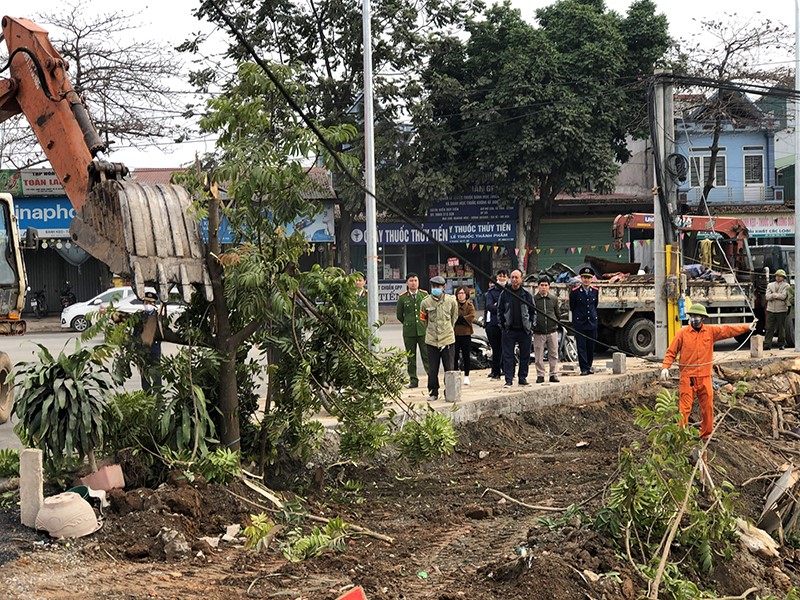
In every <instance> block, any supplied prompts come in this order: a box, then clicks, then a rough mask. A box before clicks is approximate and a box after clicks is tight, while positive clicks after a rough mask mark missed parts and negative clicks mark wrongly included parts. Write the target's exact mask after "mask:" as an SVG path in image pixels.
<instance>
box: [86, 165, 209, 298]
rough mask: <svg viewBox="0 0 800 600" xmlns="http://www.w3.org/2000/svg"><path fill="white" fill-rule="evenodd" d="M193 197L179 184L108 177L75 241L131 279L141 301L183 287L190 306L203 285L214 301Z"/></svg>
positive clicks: (91, 199) (89, 201)
mask: <svg viewBox="0 0 800 600" xmlns="http://www.w3.org/2000/svg"><path fill="white" fill-rule="evenodd" d="M190 211H191V197H190V196H189V193H188V192H187V191H186V189H185V188H183V187H181V186H179V185H173V184H168V185H144V184H141V183H138V182H135V181H124V180H113V179H107V180H105V181H101V182H98V183H96V184H95V185H94V186H93V187H92V188H91V191H90V193H89V196H88V199H87V201H86V203H85V204H84V205H83V206H82V207H81V208H80V209H78V210H77V211H76V212H77V216H76V217H75V218H74V219H73V221H72V224H71V226H70V235H71V236H72V239H73V240H74V241H75V242H76V243H77V244H78V245H79V246H80V247H81V248H83V249H84V250H86V251H87V252H88V253H89V254H91V255H92V256H94V257H95V258H97V259H98V260H101V261H103V262H104V263H106V264H107V265H108V266H109V268H110V269H111V270H112V271H113V272H115V273H119V274H124V275H128V276H129V277H130V278H131V281H132V282H133V289H134V291H135V292H136V295H137V296H138V297H139V298H142V297H143V296H144V291H145V289H144V288H145V285H152V286H154V287H155V288H156V289H157V290H158V293H159V295H160V296H161V298H163V299H166V298H167V297H168V295H169V291H170V289H172V288H174V287H175V286H178V287H179V288H180V290H181V293H182V295H183V298H184V299H185V300H186V301H187V302H188V300H189V298H190V297H191V295H192V292H193V291H194V289H195V286H199V287H200V288H201V289H202V290H203V292H204V293H205V296H206V298H207V299H209V300H211V299H212V297H213V293H212V291H211V280H210V278H209V276H208V270H207V268H206V264H205V255H204V251H203V243H202V241H201V239H200V229H199V227H198V223H197V220H196V219H195V218H194V217H193V216H192V215H191V214H190Z"/></svg>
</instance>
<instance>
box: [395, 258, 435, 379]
mask: <svg viewBox="0 0 800 600" xmlns="http://www.w3.org/2000/svg"><path fill="white" fill-rule="evenodd" d="M406 288H407V289H406V291H405V292H403V293H402V294H400V297H399V298H398V299H397V320H398V321H400V322H401V323H402V324H403V343H404V344H405V347H406V352H407V353H408V378H409V384H408V387H410V388H415V387H417V386H419V378H418V377H417V347H419V353H420V355H421V356H422V364H423V366H424V367H425V373H426V374H427V373H428V351H427V348H426V347H425V324H424V323H423V322H422V319H420V316H419V306H420V304H422V300H423V298H425V296H427V295H428V292H426V291H425V290H421V289H419V277H418V276H417V274H416V273H409V274H408V275H407V276H406Z"/></svg>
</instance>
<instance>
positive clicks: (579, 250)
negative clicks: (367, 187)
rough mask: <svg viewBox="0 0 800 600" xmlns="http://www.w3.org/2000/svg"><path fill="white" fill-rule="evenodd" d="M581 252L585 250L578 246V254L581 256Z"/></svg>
mask: <svg viewBox="0 0 800 600" xmlns="http://www.w3.org/2000/svg"><path fill="white" fill-rule="evenodd" d="M581 250H583V248H581V247H580V246H578V254H580V253H581Z"/></svg>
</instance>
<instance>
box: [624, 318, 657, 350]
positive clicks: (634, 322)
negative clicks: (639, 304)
mask: <svg viewBox="0 0 800 600" xmlns="http://www.w3.org/2000/svg"><path fill="white" fill-rule="evenodd" d="M622 336H623V339H624V341H625V347H626V349H627V350H628V351H629V352H630V353H631V354H633V355H635V356H647V355H648V354H652V353H653V352H655V350H656V325H655V323H653V322H652V321H651V320H650V319H647V318H645V317H639V318H634V319H631V320H630V321H628V324H627V325H625V329H624V330H623V334H622Z"/></svg>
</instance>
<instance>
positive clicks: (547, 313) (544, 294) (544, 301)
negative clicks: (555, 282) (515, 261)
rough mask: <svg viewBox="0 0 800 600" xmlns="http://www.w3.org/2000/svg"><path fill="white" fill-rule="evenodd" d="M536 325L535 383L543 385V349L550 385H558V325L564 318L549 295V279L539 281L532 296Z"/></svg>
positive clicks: (534, 336) (557, 305) (554, 300)
mask: <svg viewBox="0 0 800 600" xmlns="http://www.w3.org/2000/svg"><path fill="white" fill-rule="evenodd" d="M533 305H534V307H535V308H536V324H535V325H534V327H533V355H534V356H535V357H536V383H544V348H545V346H547V362H548V363H549V364H550V383H558V323H559V321H561V319H562V318H563V317H564V315H563V313H562V309H561V304H560V303H559V301H558V298H556V296H555V295H553V294H551V293H550V279H549V278H548V277H547V276H545V277H542V278H541V279H540V280H539V291H537V292H536V294H534V296H533Z"/></svg>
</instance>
